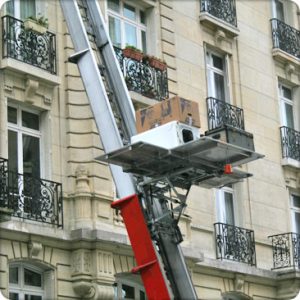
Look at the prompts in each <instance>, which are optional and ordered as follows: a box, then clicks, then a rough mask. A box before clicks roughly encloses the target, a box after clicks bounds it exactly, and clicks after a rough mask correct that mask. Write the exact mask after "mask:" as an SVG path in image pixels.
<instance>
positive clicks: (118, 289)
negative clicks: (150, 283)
mask: <svg viewBox="0 0 300 300" xmlns="http://www.w3.org/2000/svg"><path fill="white" fill-rule="evenodd" d="M129 276H130V275H129ZM122 284H125V285H128V286H130V287H133V288H134V296H135V297H134V299H130V298H126V299H130V300H135V299H140V291H142V292H144V293H145V298H146V299H147V295H146V292H145V288H144V286H143V285H142V284H140V283H138V282H136V281H134V280H130V279H126V278H122V276H117V280H116V282H115V298H114V299H115V300H121V299H124V298H122Z"/></svg>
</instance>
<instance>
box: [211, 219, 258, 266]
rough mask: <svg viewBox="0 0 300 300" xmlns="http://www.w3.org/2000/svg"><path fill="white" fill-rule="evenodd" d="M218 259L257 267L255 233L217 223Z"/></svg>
mask: <svg viewBox="0 0 300 300" xmlns="http://www.w3.org/2000/svg"><path fill="white" fill-rule="evenodd" d="M214 226H215V238H216V255H217V259H227V260H233V261H237V262H241V263H246V264H248V265H251V266H255V265H256V254H255V241H254V231H253V230H249V229H244V228H240V227H237V226H233V225H228V224H224V223H215V224H214Z"/></svg>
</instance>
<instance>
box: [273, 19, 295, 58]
mask: <svg viewBox="0 0 300 300" xmlns="http://www.w3.org/2000/svg"><path fill="white" fill-rule="evenodd" d="M271 25H272V37H273V48H279V49H281V50H283V51H284V52H287V53H289V54H291V55H293V56H295V57H297V58H299V59H300V31H299V30H297V29H296V28H293V27H292V26H289V25H287V24H285V23H284V22H282V21H280V20H278V19H271Z"/></svg>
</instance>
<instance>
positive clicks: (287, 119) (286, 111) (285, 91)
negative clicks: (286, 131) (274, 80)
mask: <svg viewBox="0 0 300 300" xmlns="http://www.w3.org/2000/svg"><path fill="white" fill-rule="evenodd" d="M278 89H279V98H280V105H281V118H282V125H283V126H287V127H289V128H292V129H294V109H293V93H292V89H290V88H289V87H287V86H284V85H282V84H279V86H278Z"/></svg>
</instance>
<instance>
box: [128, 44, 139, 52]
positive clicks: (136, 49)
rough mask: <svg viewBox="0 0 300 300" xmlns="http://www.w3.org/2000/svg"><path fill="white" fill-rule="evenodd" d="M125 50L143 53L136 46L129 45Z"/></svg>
mask: <svg viewBox="0 0 300 300" xmlns="http://www.w3.org/2000/svg"><path fill="white" fill-rule="evenodd" d="M125 49H132V50H134V51H136V52H140V53H142V51H141V50H140V49H138V48H136V47H135V46H132V45H127V46H126V47H125Z"/></svg>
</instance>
